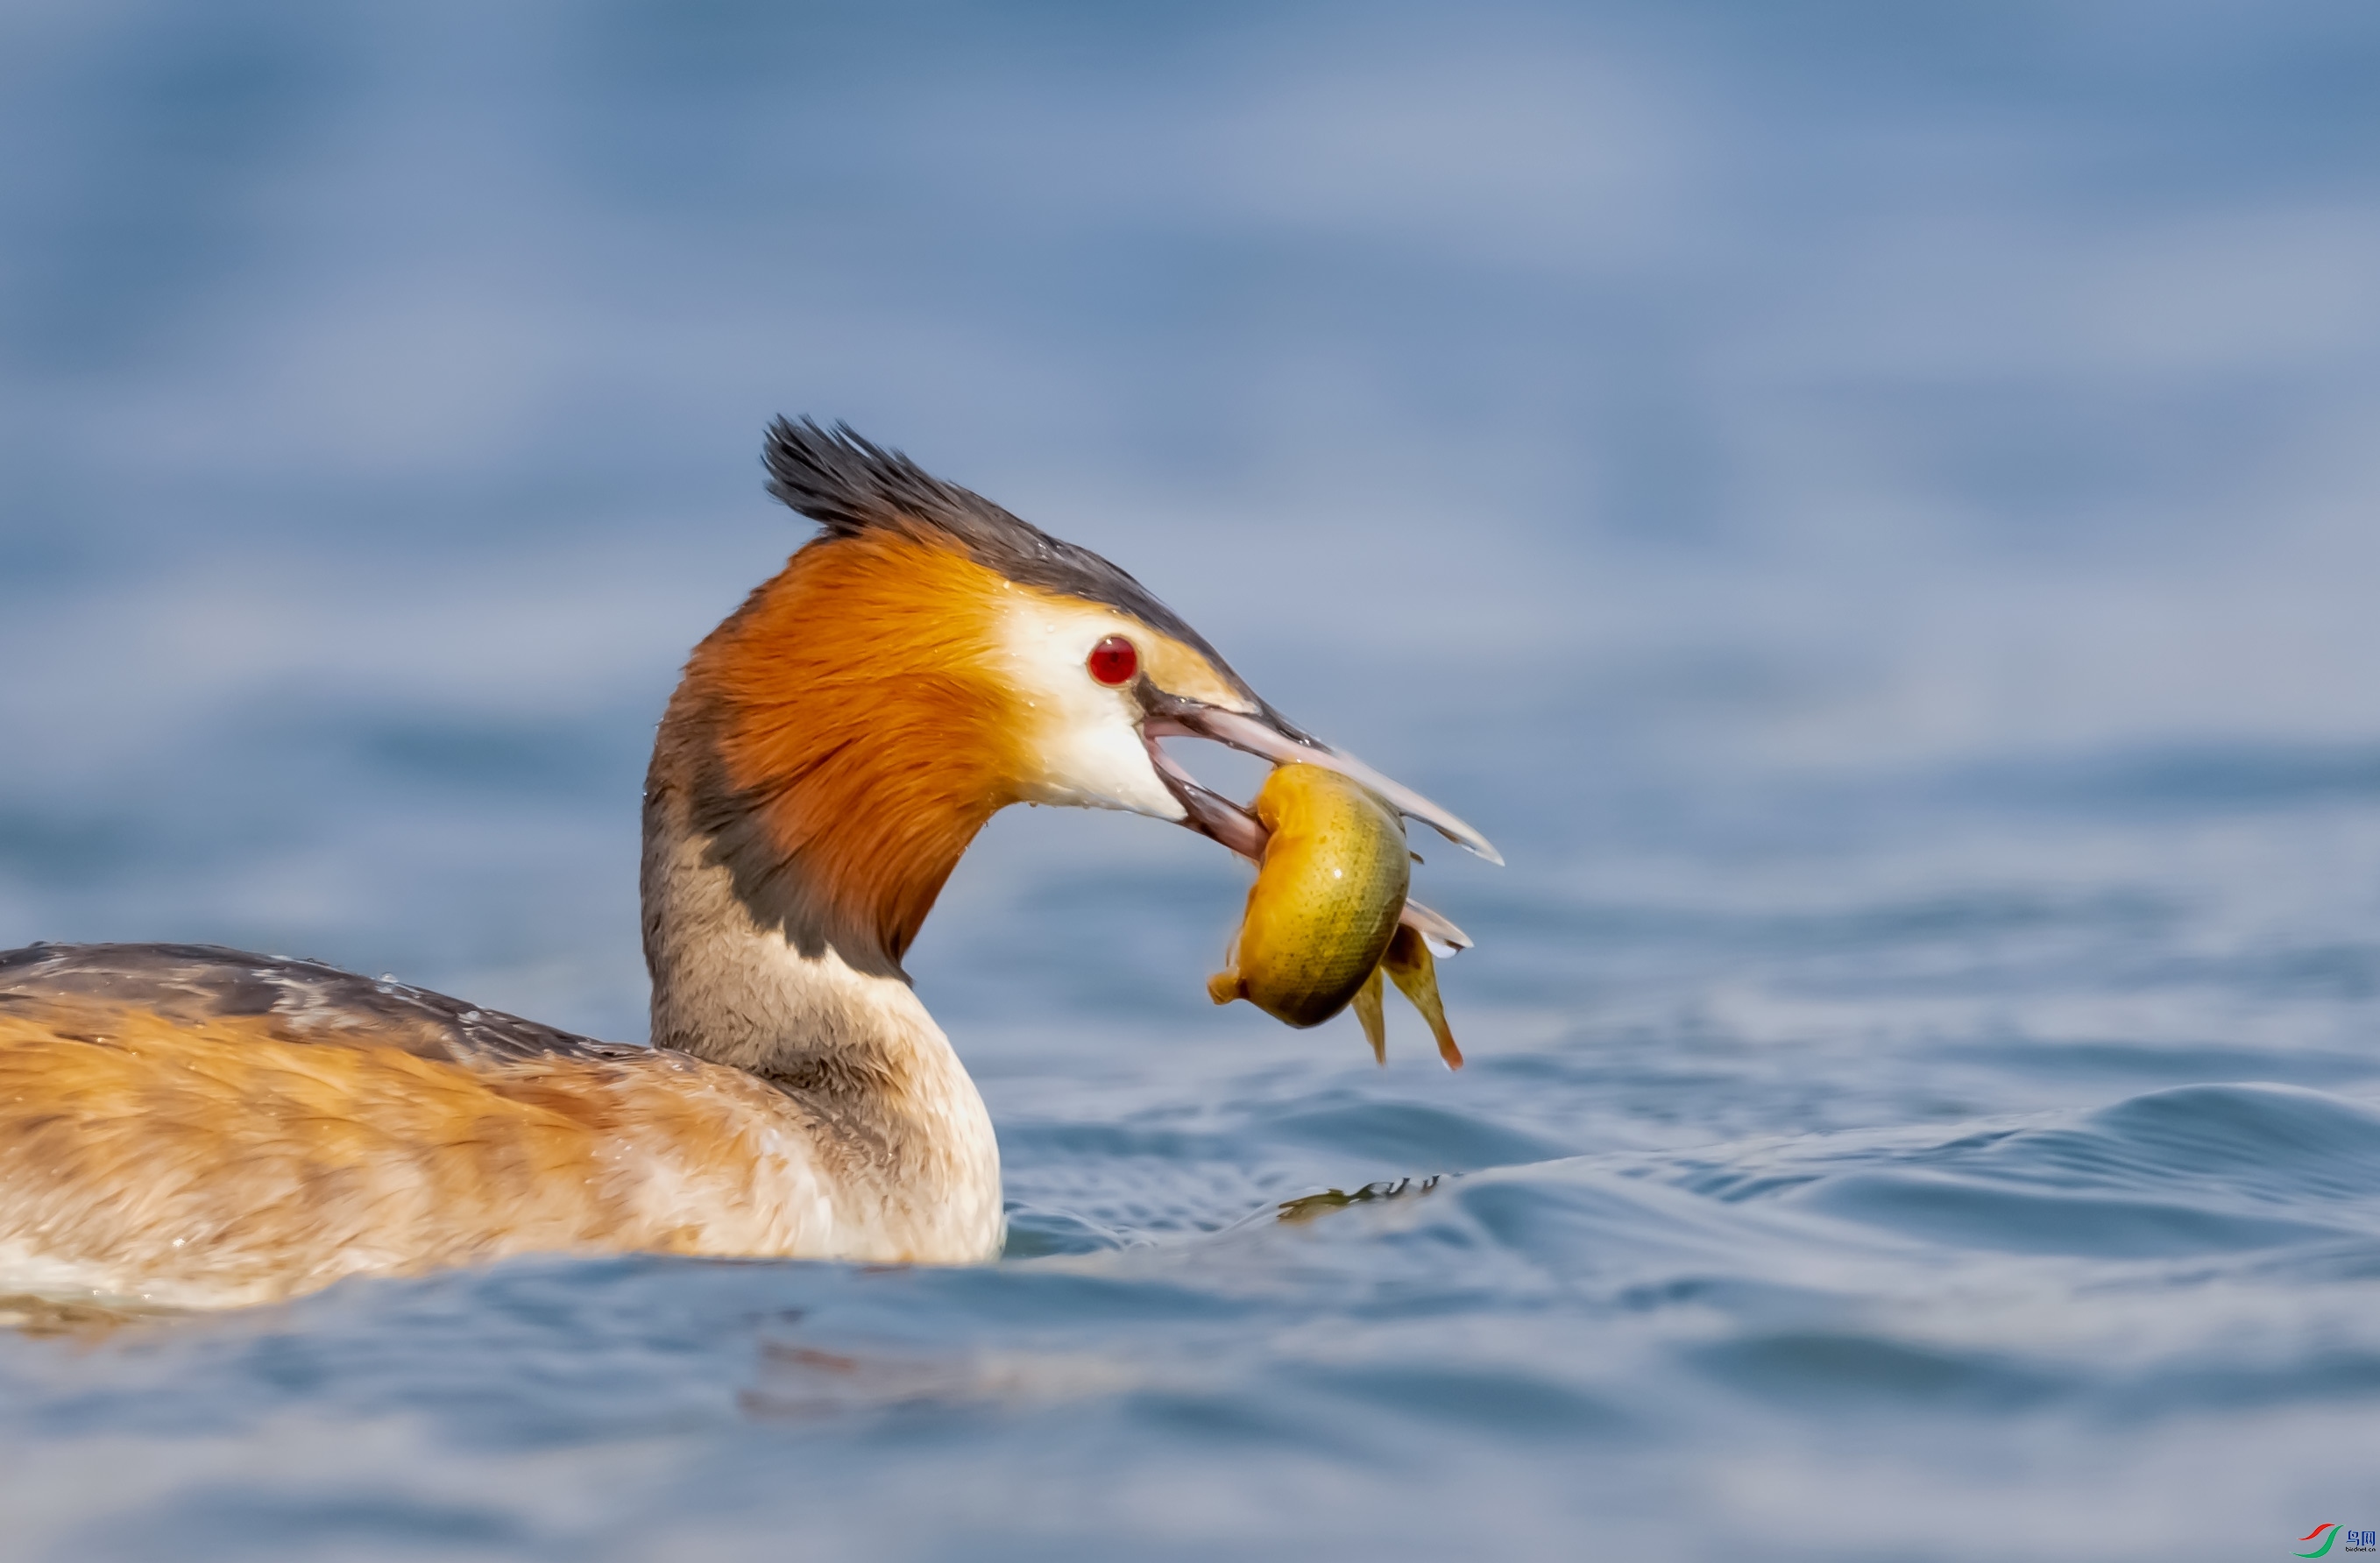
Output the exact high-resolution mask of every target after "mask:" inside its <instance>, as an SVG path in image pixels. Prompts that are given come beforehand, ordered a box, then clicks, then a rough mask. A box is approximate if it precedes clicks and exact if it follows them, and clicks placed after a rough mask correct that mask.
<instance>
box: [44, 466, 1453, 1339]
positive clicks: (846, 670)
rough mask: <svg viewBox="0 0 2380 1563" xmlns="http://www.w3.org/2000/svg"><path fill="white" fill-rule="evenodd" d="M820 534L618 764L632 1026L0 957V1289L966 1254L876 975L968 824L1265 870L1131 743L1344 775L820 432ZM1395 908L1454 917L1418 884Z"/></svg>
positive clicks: (888, 983)
mask: <svg viewBox="0 0 2380 1563" xmlns="http://www.w3.org/2000/svg"><path fill="white" fill-rule="evenodd" d="M766 461H767V465H768V468H769V471H770V475H771V491H773V492H774V493H776V495H777V496H778V497H779V498H781V499H783V501H784V502H785V503H788V504H789V505H791V506H792V507H793V508H794V509H795V510H797V511H799V512H801V513H802V514H804V515H808V516H810V517H811V518H812V519H814V520H817V521H819V522H820V523H822V525H823V529H822V531H821V532H820V535H819V536H818V537H816V538H815V539H812V540H811V541H809V542H808V543H807V544H806V545H804V546H803V547H802V548H801V549H800V550H799V551H796V552H795V554H794V556H793V558H792V559H791V560H790V561H789V562H788V563H787V564H786V566H785V568H784V569H783V571H782V572H780V573H779V574H778V575H777V576H774V577H773V578H772V579H771V580H770V581H768V582H767V583H765V584H764V585H762V586H761V587H760V588H758V589H756V590H755V591H754V592H753V593H752V594H751V596H750V597H749V598H747V600H746V601H745V603H744V604H743V606H742V607H741V608H739V609H738V610H737V611H736V612H735V613H734V614H733V615H731V616H730V617H729V618H728V619H727V620H726V622H725V623H723V624H721V625H720V626H719V628H718V629H717V630H716V631H714V632H713V633H712V634H711V635H710V636H709V637H708V638H706V639H705V640H704V641H703V642H702V644H701V645H700V646H699V647H698V648H696V650H695V652H694V654H693V656H692V658H691V659H690V660H689V661H688V663H687V666H686V674H685V677H684V679H683V681H682V682H681V684H680V685H679V687H678V690H677V693H676V694H675V696H674V697H673V698H672V700H671V702H670V706H669V709H668V711H667V713H666V715H665V716H664V717H663V719H662V724H661V728H660V733H659V735H658V737H657V740H656V743H655V745H654V754H653V762H652V768H651V770H650V774H649V776H648V780H647V785H646V793H645V810H644V843H645V844H644V854H643V861H642V870H641V891H642V898H643V906H644V918H643V928H644V944H645V956H646V963H647V966H648V969H649V971H650V976H651V979H652V1036H651V1046H650V1047H645V1046H630V1045H623V1044H615V1043H605V1042H598V1041H593V1040H590V1039H589V1038H586V1037H581V1036H572V1035H570V1034H568V1033H565V1032H561V1031H557V1030H554V1029H553V1028H552V1027H548V1026H542V1025H539V1024H535V1023H534V1022H529V1021H525V1020H520V1019H518V1018H516V1017H514V1016H510V1015H505V1014H501V1013H497V1012H492V1011H487V1010H482V1009H477V1008H473V1007H471V1006H469V1005H468V1004H465V1003H463V1002H461V1001H459V1000H453V999H449V998H445V997H443V996H442V995H439V994H434V993H429V992H425V991H422V990H420V989H417V988H412V987H405V986H402V985H399V984H396V983H394V982H390V981H386V980H383V981H379V982H375V981H372V980H370V979H369V978H365V977H361V976H357V975H352V974H349V973H346V972H341V971H338V970H336V969H334V968H333V967H329V966H325V965H322V964H320V963H314V962H310V961H294V960H286V959H283V958H279V957H271V956H259V955H249V954H244V953H241V952H238V951H229V950H222V949H216V948H212V947H207V946H198V945H172V944H126V945H103V944H102V945H36V946H33V947H30V948H29V949H25V950H18V951H8V952H6V953H5V954H0V1293H5V1292H30V1293H37V1294H44V1295H60V1296H96V1297H99V1298H103V1299H105V1300H110V1301H114V1302H117V1303H145V1304H153V1305H160V1306H174V1307H207V1306H231V1305H239V1304H245V1303H259V1302H265V1301H271V1300H273V1299H277V1298H284V1297H289V1296H294V1295H297V1294H299V1293H303V1292H306V1291H309V1290H315V1289H317V1288H319V1287H322V1286H323V1285H327V1284H329V1283H330V1282H332V1281H334V1280H336V1279H338V1278H342V1277H345V1276H350V1275H358V1274H407V1273H418V1272H420V1271H424V1270H429V1269H434V1268H439V1267H443V1266H456V1265H467V1264H474V1263H480V1262H483V1261H487V1260H492V1259H496V1258H501V1257H504V1256H505V1255H509V1254H527V1253H551V1254H589V1253H606V1252H628V1251H643V1252H657V1253H669V1254H716V1255H755V1256H758V1255H771V1256H795V1257H812V1258H832V1259H847V1260H861V1261H881V1262H916V1263H967V1262H972V1261H978V1260H982V1259H987V1258H990V1257H991V1256H993V1255H995V1254H997V1253H998V1251H999V1248H1000V1244H1001V1241H1002V1203H1001V1193H1000V1160H999V1149H998V1145H997V1142H996V1140H995V1137H994V1135H993V1132H992V1126H991V1122H990V1117H989V1116H988V1115H987V1113H986V1112H985V1110H984V1106H983V1102H982V1098H981V1097H979V1096H978V1095H977V1091H976V1088H975V1085H974V1084H973V1082H972V1081H970V1080H969V1079H968V1077H967V1073H966V1071H965V1068H964V1067H963V1066H962V1065H961V1064H960V1062H959V1060H958V1057H957V1055H956V1053H955V1052H954V1051H953V1049H952V1048H951V1045H950V1042H949V1040H948V1039H947V1038H946V1037H945V1036H943V1034H942V1032H941V1029H940V1028H939V1027H938V1026H936V1025H935V1024H934V1022H933V1020H932V1018H931V1017H930V1016H929V1015H928V1014H927V1012H926V1010H925V1008H924V1006H923V1005H922V1004H920V1003H919V1002H918V1000H917V996H916V994H915V993H914V991H913V990H912V989H911V987H910V986H909V981H908V977H907V975H906V973H905V971H904V970H903V968H902V965H901V959H902V956H903V955H904V953H905V951H906V950H907V948H908V945H909V943H910V941H911V939H913V938H914V937H915V936H916V934H917V928H918V927H919V926H920V925H921V924H922V923H923V921H924V919H925V917H926V915H927V913H928V912H929V910H930V908H931V907H932V905H933V903H934V899H935V897H936V895H937V894H938V893H939V892H940V891H941V886H942V883H943V881H944V880H945V879H946V878H948V876H949V874H950V872H951V870H952V868H953V866H955V865H956V864H957V862H958V859H959V856H960V854H962V853H964V852H965V849H966V847H967V845H968V844H969V842H972V840H973V839H974V837H975V835H976V833H977V830H980V829H981V827H982V826H983V824H984V822H985V821H986V820H988V819H989V818H990V816H991V815H992V814H993V813H994V812H996V811H997V810H999V809H1000V808H1002V807H1004V806H1008V805H1010V804H1013V803H1020V802H1030V803H1045V804H1060V805H1070V806H1087V807H1104V808H1118V809H1126V810H1130V811H1132V812H1135V813H1140V814H1146V815H1149V816H1151V817H1153V818H1160V819H1164V820H1168V821H1171V822H1173V823H1177V824H1182V825H1185V826H1188V827H1189V828H1191V829H1193V830H1197V831H1199V832H1200V833H1202V834H1205V835H1208V836H1210V837H1212V838H1214V839H1215V840H1217V841H1219V842H1222V843H1223V844H1224V845H1226V846H1229V847H1231V848H1233V850H1234V851H1237V852H1239V853H1241V854H1244V855H1248V856H1251V857H1253V856H1256V855H1257V854H1258V853H1259V852H1260V850H1261V846H1262V843H1263V841H1264V830H1263V827H1262V826H1261V825H1259V824H1257V822H1256V821H1255V820H1254V819H1253V818H1251V817H1250V816H1249V815H1248V814H1247V813H1246V812H1245V810H1243V809H1241V808H1239V807H1238V806H1236V805H1233V804H1232V803H1230V802H1229V801H1227V800H1224V799H1222V798H1220V797H1218V796H1217V795H1216V794H1212V793H1209V792H1208V791H1207V790H1206V789H1204V788H1202V787H1200V786H1199V785H1198V784H1197V783H1196V782H1194V781H1192V780H1191V779H1190V777H1189V776H1188V774H1187V773H1186V772H1184V770H1183V769H1181V768H1180V766H1178V765H1177V764H1175V763H1174V762H1173V761H1172V758H1171V757H1168V756H1166V755H1165V754H1164V753H1163V752H1162V751H1161V750H1160V748H1159V746H1158V743H1157V740H1158V739H1160V738H1161V737H1166V736H1199V737H1208V738H1213V739H1217V740H1220V741H1221V742H1224V743H1227V744H1231V745H1233V746H1235V747H1240V748H1243V749H1246V750H1249V751H1251V752H1254V753H1257V754H1259V755H1263V756H1265V757H1269V758H1272V759H1274V760H1277V761H1278V760H1288V759H1296V760H1303V761H1305V762H1307V763H1312V764H1320V765H1325V766H1328V767H1330V768H1332V769H1342V770H1344V771H1346V772H1347V773H1348V774H1350V775H1354V776H1356V777H1358V778H1359V779H1361V780H1363V781H1364V782H1366V785H1367V786H1370V787H1372V788H1374V789H1375V790H1376V791H1378V792H1379V793H1380V794H1381V795H1382V796H1384V797H1386V798H1387V799H1388V800H1389V801H1390V803H1391V804H1393V805H1394V806H1397V807H1399V808H1400V809H1402V810H1403V812H1405V813H1407V814H1409V815H1411V816H1412V817H1414V818H1419V819H1422V820H1424V821H1426V822H1427V823H1429V824H1431V825H1433V826H1434V827H1436V828H1437V829H1439V830H1441V831H1442V832H1444V833H1446V834H1447V835H1449V836H1450V837H1451V838H1452V839H1454V840H1457V841H1460V842H1463V844H1465V845H1467V846H1470V847H1472V848H1473V849H1474V850H1475V851H1479V852H1482V853H1483V854H1488V855H1490V856H1491V857H1492V855H1493V853H1492V849H1489V848H1488V846H1487V843H1486V842H1485V841H1484V840H1482V839H1481V838H1479V836H1478V835H1477V833H1476V832H1475V831H1473V830H1470V828H1469V827H1468V826H1465V825H1463V823H1462V821H1460V820H1459V819H1456V818H1454V817H1453V816H1451V815H1450V814H1448V813H1446V812H1445V811H1444V810H1442V809H1439V808H1438V807H1437V806H1435V805H1432V804H1430V803H1428V802H1427V800H1426V799H1423V798H1420V797H1419V796H1417V795H1416V794H1413V793H1411V792H1409V791H1408V790H1406V789H1404V788H1403V787H1400V786H1398V785H1397V784H1396V783H1395V782H1390V781H1389V780H1388V779H1387V778H1385V777H1382V776H1380V775H1378V773H1377V772H1374V771H1371V770H1370V769H1368V768H1366V767H1364V766H1362V765H1361V764H1360V762H1357V761H1355V760H1354V759H1352V758H1350V757H1346V756H1344V755H1341V754H1339V753H1337V752H1336V751H1334V750H1331V749H1330V748H1329V747H1327V746H1326V745H1320V744H1318V743H1317V742H1316V741H1315V740H1313V739H1311V738H1309V737H1307V736H1306V735H1305V733H1301V732H1299V731H1298V730H1297V729H1295V728H1293V727H1292V726H1290V725H1289V724H1288V723H1287V722H1286V721H1283V720H1282V719H1281V717H1280V716H1279V715H1278V713H1276V712H1274V711H1273V710H1272V709H1270V708H1269V707H1268V706H1267V705H1266V704H1265V703H1264V702H1263V701H1262V700H1261V699H1259V698H1257V696H1256V695H1255V694H1254V693H1253V691H1251V690H1250V689H1249V688H1248V687H1247V685H1245V683H1244V682H1243V681H1242V680H1241V679H1240V678H1239V676H1238V675H1237V674H1235V673H1234V672H1232V670H1231V669H1230V667H1229V666H1228V665H1227V664H1225V663H1224V662H1223V660H1222V659H1221V658H1220V656H1218V655H1217V654H1216V653H1215V652H1214V650H1213V648H1210V647H1209V646H1208V645H1207V643H1206V642H1205V641H1204V640H1203V639H1202V638H1200V637H1199V636H1198V635H1197V634H1196V632H1195V631H1193V630H1192V629H1191V628H1190V627H1189V626H1188V625H1187V624H1184V623H1183V622H1182V621H1181V620H1180V619H1179V618H1178V617H1176V616H1175V615H1174V614H1173V613H1172V612H1171V611H1170V610H1168V609H1166V608H1165V607H1164V605H1163V604H1162V603H1160V602H1159V601H1158V600H1156V599H1155V598H1154V597H1152V596H1150V595H1149V593H1148V592H1147V590H1146V589H1145V588H1142V587H1141V586H1140V585H1139V584H1138V583H1137V582H1135V581H1134V580H1133V579H1132V577H1131V576H1127V575H1125V574H1124V573H1123V571H1121V570H1119V569H1117V568H1116V567H1115V566H1114V565H1112V564H1111V563H1108V562H1107V561H1105V560H1104V559H1101V558H1099V556H1098V555H1096V554H1093V553H1090V552H1089V551H1086V550H1083V549H1079V548H1075V547H1073V546H1072V545H1069V544H1066V543H1062V542H1060V541H1058V540H1057V539H1052V538H1050V537H1048V536H1047V535H1046V534H1043V533H1041V532H1040V531H1038V530H1037V529H1036V528H1034V527H1030V526H1028V525H1027V524H1026V523H1025V522H1023V521H1021V520H1018V519H1017V518H1016V517H1014V516H1013V515H1009V514H1008V513H1007V512H1006V511H1003V510H1002V509H1000V508H999V507H998V506H996V505H993V504H991V503H990V502H988V501H985V500H983V499H981V498H979V497H978V496H977V495H975V494H972V493H970V492H968V491H965V490H964V489H959V488H956V487H955V486H953V485H950V484H946V483H943V482H941V481H940V480H938V479H933V478H931V477H929V476H928V475H927V474H925V473H924V472H923V471H921V470H919V469H918V468H917V466H914V465H913V464H911V463H910V462H909V461H908V460H907V459H906V458H905V457H903V456H900V455H898V454H894V453H891V452H887V451H884V450H881V449H880V448H878V447H876V446H874V445H871V444H869V443H868V442H866V441H864V440H861V439H859V438H858V437H857V436H856V435H854V434H852V433H851V432H850V430H847V429H842V430H835V431H832V432H830V431H828V430H823V429H820V427H819V426H817V425H816V424H814V423H807V422H805V423H802V424H793V423H788V422H785V421H784V420H783V419H780V420H779V421H778V422H777V423H776V424H775V425H774V426H773V427H772V428H771V431H770V438H769V442H768V446H767V451H766ZM1407 916H1408V920H1409V921H1412V922H1414V923H1415V925H1416V926H1417V927H1422V928H1423V929H1424V930H1425V931H1429V932H1432V933H1437V934H1441V935H1443V934H1446V933H1449V932H1451V925H1446V924H1444V922H1443V920H1442V919H1438V918H1436V917H1435V916H1434V915H1431V914H1429V913H1427V911H1425V910H1423V909H1421V908H1418V907H1415V908H1412V909H1411V910H1410V911H1409V913H1408V914H1407Z"/></svg>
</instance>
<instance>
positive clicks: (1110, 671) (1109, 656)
mask: <svg viewBox="0 0 2380 1563" xmlns="http://www.w3.org/2000/svg"><path fill="white" fill-rule="evenodd" d="M1084 666H1086V667H1087V668H1089V669H1090V670H1091V676H1092V677H1093V678H1096V679H1098V680H1099V682H1100V683H1101V684H1104V685H1107V686H1108V687H1109V688H1111V689H1112V688H1114V687H1115V686H1116V685H1120V684H1130V683H1131V682H1132V681H1133V678H1134V676H1135V674H1137V673H1138V672H1140V651H1139V648H1136V647H1135V646H1134V645H1133V643H1132V642H1131V641H1129V640H1126V639H1125V638H1124V637H1123V636H1120V635H1111V636H1108V637H1107V638H1106V639H1105V640H1102V641H1100V642H1099V644H1098V645H1097V646H1094V647H1092V648H1091V654H1090V656H1089V657H1088V658H1087V659H1086V660H1085V661H1084Z"/></svg>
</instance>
